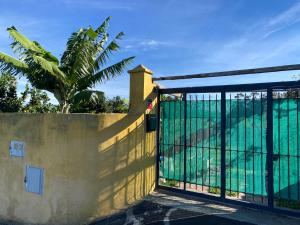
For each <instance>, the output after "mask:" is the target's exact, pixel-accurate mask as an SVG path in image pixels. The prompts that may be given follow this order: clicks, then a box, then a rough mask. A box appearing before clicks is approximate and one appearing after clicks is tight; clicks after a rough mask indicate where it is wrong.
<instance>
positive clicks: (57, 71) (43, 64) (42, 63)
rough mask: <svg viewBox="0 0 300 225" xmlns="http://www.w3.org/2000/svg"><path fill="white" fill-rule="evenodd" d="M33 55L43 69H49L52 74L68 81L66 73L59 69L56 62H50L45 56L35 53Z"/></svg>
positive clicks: (63, 80) (63, 81) (62, 80)
mask: <svg viewBox="0 0 300 225" xmlns="http://www.w3.org/2000/svg"><path fill="white" fill-rule="evenodd" d="M32 57H33V59H34V62H35V63H37V64H38V65H39V66H40V67H41V68H42V69H44V70H45V71H47V72H48V73H49V74H50V75H52V76H54V77H56V78H57V79H58V80H60V81H61V82H62V83H65V82H66V75H65V74H64V73H63V72H62V71H61V70H60V69H59V67H58V66H57V65H56V64H55V63H53V62H49V61H48V60H46V59H44V58H43V57H40V56H37V55H33V56H32Z"/></svg>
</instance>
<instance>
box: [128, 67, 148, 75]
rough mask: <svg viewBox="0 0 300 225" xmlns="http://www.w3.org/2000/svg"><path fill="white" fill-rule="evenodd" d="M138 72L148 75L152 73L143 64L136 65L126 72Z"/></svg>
mask: <svg viewBox="0 0 300 225" xmlns="http://www.w3.org/2000/svg"><path fill="white" fill-rule="evenodd" d="M140 72H142V73H147V74H150V75H152V74H153V72H152V71H151V70H150V69H148V68H147V67H145V66H144V65H138V66H137V67H135V68H134V69H132V70H129V71H128V73H130V74H133V73H140Z"/></svg>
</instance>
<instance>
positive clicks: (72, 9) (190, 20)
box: [0, 0, 300, 101]
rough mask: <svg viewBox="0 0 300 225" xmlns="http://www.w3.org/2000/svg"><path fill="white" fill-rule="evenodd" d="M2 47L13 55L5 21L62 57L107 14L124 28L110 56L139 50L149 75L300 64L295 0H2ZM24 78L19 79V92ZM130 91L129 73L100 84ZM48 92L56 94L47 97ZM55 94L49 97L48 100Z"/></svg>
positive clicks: (273, 77)
mask: <svg viewBox="0 0 300 225" xmlns="http://www.w3.org/2000/svg"><path fill="white" fill-rule="evenodd" d="M0 9H1V10H0V51H4V52H6V53H9V54H12V53H11V51H10V48H9V44H10V42H11V40H10V39H9V37H8V34H7V32H6V28H7V27H9V26H11V25H14V26H16V27H17V28H18V29H19V30H20V31H21V32H22V33H24V34H25V35H26V36H27V37H29V38H30V39H33V40H37V41H38V42H40V43H41V44H42V45H43V46H44V47H45V48H46V49H48V50H49V51H51V52H52V53H53V54H55V55H56V56H58V57H59V56H61V54H62V52H63V51H64V49H65V44H66V40H67V38H68V37H69V35H70V34H71V33H72V32H73V31H75V30H77V29H79V28H80V27H86V26H89V25H91V26H97V25H99V24H100V23H102V21H103V20H104V19H105V18H106V17H107V16H112V20H111V23H110V29H109V31H110V33H111V36H114V35H115V34H117V33H118V32H119V31H124V32H125V34H126V35H125V36H124V38H123V40H122V42H121V46H122V50H121V51H120V52H119V53H118V54H117V55H115V56H114V57H113V58H112V59H111V62H116V61H118V60H119V59H121V58H124V57H128V56H136V59H135V61H134V63H133V64H132V65H131V66H130V67H129V68H128V69H131V68H133V67H134V66H136V65H138V64H143V65H145V66H146V67H148V68H150V69H151V70H153V71H154V76H164V75H175V74H178V75H179V74H192V73H200V72H210V71H219V70H231V69H241V68H252V67H260V66H275V65H283V64H296V63H300V1H293V0H284V1H282V0H272V1H271V0H269V1H267V0H251V1H245V0H209V1H207V0H206V1H204V0H186V1H179V0H151V1H150V0H126V1H125V0H60V1H58V0H57V1H55V0H47V1H46V0H39V1H36V0H0ZM295 74H298V73H297V72H285V73H275V74H261V75H255V76H253V75H249V76H242V77H236V76H235V77H226V78H210V79H194V80H185V81H172V82H169V81H165V82H161V84H162V85H163V86H166V87H176V86H202V85H214V84H229V83H249V82H265V81H280V80H290V79H294V78H293V77H294V75H295ZM24 83H25V80H24V79H21V80H20V81H19V87H18V89H19V91H22V90H23V88H24ZM96 88H97V89H99V90H102V91H104V92H105V93H106V94H107V96H109V97H112V96H115V95H121V96H123V97H125V98H128V94H129V75H128V74H127V73H124V74H123V75H121V76H120V77H118V78H116V79H115V80H112V81H108V82H106V83H104V84H101V85H97V87H96ZM51 98H53V97H52V96H51ZM53 101H54V100H53Z"/></svg>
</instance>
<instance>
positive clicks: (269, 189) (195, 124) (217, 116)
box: [157, 82, 300, 216]
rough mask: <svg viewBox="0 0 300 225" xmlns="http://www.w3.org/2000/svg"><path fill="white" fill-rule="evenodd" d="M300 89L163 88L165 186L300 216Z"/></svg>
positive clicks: (160, 159) (294, 85) (282, 85)
mask: <svg viewBox="0 0 300 225" xmlns="http://www.w3.org/2000/svg"><path fill="white" fill-rule="evenodd" d="M299 87H300V83H299V82H273V83H260V84H245V85H226V86H210V87H192V88H169V89H159V90H158V107H157V108H158V112H157V115H158V120H157V121H158V124H157V125H158V126H157V127H158V129H157V150H158V152H157V186H158V187H159V188H161V189H168V190H172V191H175V192H180V193H188V194H191V195H197V196H201V197H205V198H209V199H213V200H217V201H222V202H228V203H234V204H239V205H246V206H249V207H254V208H261V209H267V210H272V211H276V212H280V213H286V214H289V215H294V216H300V146H299V145H300V143H299V141H300V140H299V139H300V137H299V132H300V124H299V113H300V112H299V111H300V109H299V107H300V103H299V95H300V94H299V92H300V89H299Z"/></svg>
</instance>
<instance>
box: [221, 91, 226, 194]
mask: <svg viewBox="0 0 300 225" xmlns="http://www.w3.org/2000/svg"><path fill="white" fill-rule="evenodd" d="M225 135H226V93H225V92H224V91H223V92H221V198H222V199H225V195H226V158H225V157H226V152H225V151H226V143H225V141H226V139H225Z"/></svg>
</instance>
